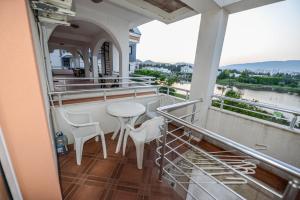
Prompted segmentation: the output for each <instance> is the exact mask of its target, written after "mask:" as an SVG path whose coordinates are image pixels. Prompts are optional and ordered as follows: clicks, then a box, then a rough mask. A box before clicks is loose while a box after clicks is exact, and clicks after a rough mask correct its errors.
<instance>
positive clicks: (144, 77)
mask: <svg viewBox="0 0 300 200" xmlns="http://www.w3.org/2000/svg"><path fill="white" fill-rule="evenodd" d="M154 78H155V77H151V76H138V77H132V76H128V77H117V76H109V77H96V78H95V77H54V78H53V80H110V79H113V80H115V79H118V80H123V79H145V80H147V79H154Z"/></svg>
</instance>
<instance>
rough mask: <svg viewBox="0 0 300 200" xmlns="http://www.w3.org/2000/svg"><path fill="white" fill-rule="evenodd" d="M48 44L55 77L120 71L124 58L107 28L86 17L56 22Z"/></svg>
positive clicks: (96, 75)
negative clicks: (85, 19)
mask: <svg viewBox="0 0 300 200" xmlns="http://www.w3.org/2000/svg"><path fill="white" fill-rule="evenodd" d="M48 47H49V53H50V63H51V68H52V74H53V76H54V77H55V76H57V75H59V76H60V77H62V76H75V77H94V78H97V77H99V76H104V75H109V76H112V75H113V74H115V73H118V72H119V66H120V64H121V62H122V60H121V59H122V57H121V56H120V55H121V48H120V45H119V43H118V41H117V40H116V39H115V37H114V36H113V35H112V34H111V33H109V32H108V31H106V30H105V28H102V27H100V26H99V25H96V24H94V23H91V22H87V21H83V20H73V21H71V26H63V25H59V26H57V27H56V28H55V29H54V30H53V32H52V34H51V35H50V37H49V40H48ZM58 71H59V73H57V72H58Z"/></svg>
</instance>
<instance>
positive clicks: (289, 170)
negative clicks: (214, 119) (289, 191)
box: [157, 100, 300, 179]
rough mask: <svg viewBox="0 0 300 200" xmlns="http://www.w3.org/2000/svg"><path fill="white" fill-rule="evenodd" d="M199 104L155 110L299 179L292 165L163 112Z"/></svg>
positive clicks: (189, 103)
mask: <svg viewBox="0 0 300 200" xmlns="http://www.w3.org/2000/svg"><path fill="white" fill-rule="evenodd" d="M197 102H199V100H198V101H197V100H194V101H188V102H182V103H179V104H173V105H168V106H164V107H160V108H158V109H157V111H158V113H159V114H161V115H162V116H164V117H166V118H167V119H170V120H172V121H175V122H177V123H179V124H181V125H184V126H186V127H188V128H190V129H191V130H193V131H196V132H199V133H201V134H203V135H205V136H207V137H208V138H211V139H213V140H216V141H218V142H220V143H222V144H225V145H227V146H229V147H232V148H234V149H236V150H238V151H240V152H242V153H244V154H246V155H249V156H251V157H253V158H255V159H257V160H260V161H262V162H264V163H266V164H269V165H271V166H273V167H276V168H278V169H280V170H282V171H284V172H286V173H288V174H290V175H292V176H296V177H297V178H298V179H299V178H300V169H299V168H297V167H294V166H292V165H289V164H287V163H284V162H282V161H280V160H277V159H274V158H272V157H270V156H268V155H265V154H263V153H261V152H258V151H256V150H253V149H251V148H249V147H246V146H244V145H241V144H239V143H237V142H234V141H232V140H230V139H228V138H225V137H223V136H221V135H218V134H216V133H214V132H212V131H209V130H207V129H204V128H201V127H199V126H195V125H194V124H191V123H189V122H186V121H185V120H182V119H179V118H178V117H175V116H173V115H171V114H169V113H166V112H165V111H168V110H173V109H176V108H182V107H184V106H187V105H191V104H194V103H197Z"/></svg>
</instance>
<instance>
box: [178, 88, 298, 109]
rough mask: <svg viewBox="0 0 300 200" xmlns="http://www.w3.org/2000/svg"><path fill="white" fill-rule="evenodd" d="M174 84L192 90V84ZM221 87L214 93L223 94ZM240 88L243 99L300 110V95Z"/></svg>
mask: <svg viewBox="0 0 300 200" xmlns="http://www.w3.org/2000/svg"><path fill="white" fill-rule="evenodd" d="M173 86H174V87H178V88H183V89H187V90H190V87H191V84H190V83H183V84H181V83H175V84H173ZM221 87H222V86H221ZM221 87H220V85H217V84H216V85H215V89H214V94H218V95H222V89H221ZM235 89H236V88H235ZM238 90H239V91H240V92H241V94H242V98H243V99H248V100H254V99H255V100H257V101H259V102H261V103H267V104H273V105H276V106H278V107H282V108H289V109H292V110H300V96H298V95H293V94H288V93H278V92H272V91H257V90H249V89H238ZM178 92H179V91H178ZM179 93H180V92H179Z"/></svg>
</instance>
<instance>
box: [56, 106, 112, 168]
mask: <svg viewBox="0 0 300 200" xmlns="http://www.w3.org/2000/svg"><path fill="white" fill-rule="evenodd" d="M61 114H62V116H63V118H64V119H65V120H66V122H67V123H68V124H69V125H70V126H71V133H72V135H73V136H74V139H75V143H74V150H75V151H76V162H77V165H80V164H81V158H82V150H83V145H84V143H85V142H86V141H87V140H89V139H91V138H93V137H96V141H98V136H100V137H101V141H102V149H103V156H104V159H106V158H107V152H106V143H105V137H104V132H103V131H102V129H101V127H100V125H99V122H93V120H92V116H91V114H90V113H73V112H69V111H66V110H63V109H61Z"/></svg>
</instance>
